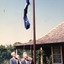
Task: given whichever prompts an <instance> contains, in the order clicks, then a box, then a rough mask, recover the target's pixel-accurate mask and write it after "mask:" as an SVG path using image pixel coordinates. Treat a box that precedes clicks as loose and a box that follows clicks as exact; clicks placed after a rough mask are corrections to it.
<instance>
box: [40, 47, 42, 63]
mask: <svg viewBox="0 0 64 64" xmlns="http://www.w3.org/2000/svg"><path fill="white" fill-rule="evenodd" d="M40 50H41V64H43V55H42V54H43V49H42V47H41V48H40Z"/></svg>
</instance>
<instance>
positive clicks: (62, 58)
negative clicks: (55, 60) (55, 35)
mask: <svg viewBox="0 0 64 64" xmlns="http://www.w3.org/2000/svg"><path fill="white" fill-rule="evenodd" d="M60 52H61V63H62V64H63V56H62V46H60Z"/></svg>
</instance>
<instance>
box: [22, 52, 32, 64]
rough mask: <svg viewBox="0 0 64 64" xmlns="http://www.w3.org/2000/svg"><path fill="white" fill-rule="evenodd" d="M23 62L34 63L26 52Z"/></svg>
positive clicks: (26, 63)
mask: <svg viewBox="0 0 64 64" xmlns="http://www.w3.org/2000/svg"><path fill="white" fill-rule="evenodd" d="M21 64H32V62H31V59H29V57H28V55H27V53H26V52H24V53H23V60H22V61H21Z"/></svg>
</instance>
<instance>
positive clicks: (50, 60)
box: [46, 56, 52, 64]
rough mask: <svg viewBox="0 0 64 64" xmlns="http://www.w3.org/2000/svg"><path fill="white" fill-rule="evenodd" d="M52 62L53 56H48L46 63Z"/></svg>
mask: <svg viewBox="0 0 64 64" xmlns="http://www.w3.org/2000/svg"><path fill="white" fill-rule="evenodd" d="M51 62H52V57H51V56H50V57H49V58H48V57H46V63H47V64H51Z"/></svg>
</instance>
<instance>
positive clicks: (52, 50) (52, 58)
mask: <svg viewBox="0 0 64 64" xmlns="http://www.w3.org/2000/svg"><path fill="white" fill-rule="evenodd" d="M51 56H52V64H53V47H52V46H51Z"/></svg>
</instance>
